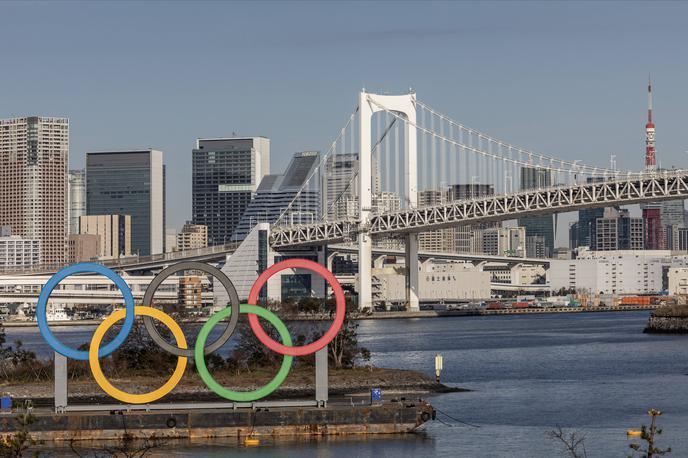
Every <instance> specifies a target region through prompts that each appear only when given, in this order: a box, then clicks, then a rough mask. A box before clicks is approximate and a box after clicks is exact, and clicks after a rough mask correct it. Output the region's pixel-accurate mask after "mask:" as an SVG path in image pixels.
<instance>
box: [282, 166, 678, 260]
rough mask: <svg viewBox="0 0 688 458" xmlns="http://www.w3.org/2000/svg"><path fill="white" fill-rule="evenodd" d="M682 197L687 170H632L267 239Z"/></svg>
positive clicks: (285, 243) (330, 236) (423, 227)
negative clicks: (620, 175)
mask: <svg viewBox="0 0 688 458" xmlns="http://www.w3.org/2000/svg"><path fill="white" fill-rule="evenodd" d="M685 198H688V170H671V171H656V172H647V173H637V174H628V175H627V177H626V178H618V177H617V178H616V179H614V180H609V181H604V182H594V183H585V184H576V185H573V186H558V187H550V188H543V189H534V190H527V191H521V192H518V193H513V194H505V195H499V196H487V197H484V198H476V199H470V200H457V201H453V202H450V203H448V204H443V205H436V206H427V207H418V208H411V209H405V210H400V211H396V212H391V213H384V214H380V215H372V216H371V217H370V220H369V222H368V223H367V224H365V225H363V224H361V223H360V221H359V220H353V219H352V220H341V221H332V222H321V223H316V224H308V225H300V226H293V227H276V228H273V229H272V231H271V234H270V244H271V246H272V247H273V248H275V249H280V248H293V247H296V246H308V245H323V244H333V243H341V242H343V241H350V240H355V239H356V237H358V235H359V234H370V235H371V236H373V237H374V236H380V235H390V234H415V233H419V232H426V231H432V230H437V229H444V228H448V227H455V226H461V225H466V224H472V223H478V222H480V223H484V222H493V221H505V220H511V219H516V218H521V217H525V216H534V215H541V214H547V213H561V212H570V211H576V210H581V209H586V208H597V207H608V206H610V205H630V204H637V203H642V202H657V201H662V200H671V199H685Z"/></svg>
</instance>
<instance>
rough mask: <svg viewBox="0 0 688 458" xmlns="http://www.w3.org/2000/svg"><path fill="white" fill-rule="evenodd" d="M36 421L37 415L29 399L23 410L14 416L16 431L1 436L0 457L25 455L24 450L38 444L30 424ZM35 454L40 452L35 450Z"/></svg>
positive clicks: (14, 457) (10, 457)
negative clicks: (34, 414) (32, 435)
mask: <svg viewBox="0 0 688 458" xmlns="http://www.w3.org/2000/svg"><path fill="white" fill-rule="evenodd" d="M35 421H36V417H34V416H33V414H32V413H31V403H30V402H29V401H27V402H26V404H24V408H23V409H22V411H21V412H19V414H17V416H16V417H14V424H15V432H14V433H13V434H8V435H3V436H1V437H0V457H2V458H18V457H22V456H25V455H24V452H26V451H27V450H28V449H29V447H31V446H32V445H35V444H36V441H35V440H34V438H33V437H31V433H30V431H29V426H31V424H33V423H34V422H35ZM33 456H38V452H34V453H33Z"/></svg>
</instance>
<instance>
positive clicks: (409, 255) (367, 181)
mask: <svg viewBox="0 0 688 458" xmlns="http://www.w3.org/2000/svg"><path fill="white" fill-rule="evenodd" d="M358 107H359V116H358V119H359V148H358V151H359V161H358V162H359V164H360V165H359V167H360V170H359V180H358V182H359V190H358V199H359V201H358V204H359V215H360V221H361V228H362V229H363V230H362V231H361V232H360V233H359V235H358V278H359V285H358V298H359V299H358V306H359V309H370V308H372V307H373V295H372V262H373V259H372V258H373V241H372V239H371V236H370V233H369V232H367V231H366V228H368V227H369V222H370V217H371V212H372V197H373V195H372V176H371V173H372V168H373V164H372V161H373V158H372V141H371V130H372V118H373V114H374V113H376V112H378V111H383V110H389V111H393V112H396V113H398V114H399V115H400V116H403V117H404V118H405V120H406V121H407V122H406V123H405V124H406V129H405V137H404V138H405V141H404V145H405V148H406V154H404V156H403V157H405V158H406V163H405V174H406V179H405V194H406V199H407V200H406V205H407V207H408V208H415V207H416V206H417V204H418V166H417V161H418V158H417V134H416V127H415V125H416V94H415V93H414V92H410V93H408V94H403V95H379V94H373V93H369V92H366V91H365V89H364V90H363V91H361V92H360V94H359V99H358ZM397 154H399V151H397ZM399 160H402V157H400V158H399ZM405 242H406V260H405V262H406V271H407V272H406V303H407V307H408V308H409V309H410V310H418V308H419V307H418V234H408V235H406V237H405Z"/></svg>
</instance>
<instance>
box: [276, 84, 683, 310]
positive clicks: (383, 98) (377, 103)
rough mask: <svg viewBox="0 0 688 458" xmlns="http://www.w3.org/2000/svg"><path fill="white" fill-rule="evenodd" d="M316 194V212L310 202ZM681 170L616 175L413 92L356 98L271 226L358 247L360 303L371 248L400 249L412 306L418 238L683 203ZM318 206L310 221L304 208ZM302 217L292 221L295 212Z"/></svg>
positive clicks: (309, 242)
mask: <svg viewBox="0 0 688 458" xmlns="http://www.w3.org/2000/svg"><path fill="white" fill-rule="evenodd" d="M314 193H319V195H320V197H321V204H320V208H319V209H318V210H317V211H314V210H313V209H312V203H311V204H310V207H309V202H312V196H313V195H314ZM687 195H688V170H643V171H621V170H616V169H615V168H607V167H599V166H593V165H588V164H585V163H583V162H582V161H581V160H573V161H571V160H566V159H561V158H558V157H555V156H553V155H549V154H543V153H536V152H534V151H532V150H529V149H525V148H521V147H518V146H515V145H513V144H510V143H507V142H504V141H501V140H499V139H496V138H494V137H491V136H489V135H487V134H485V133H483V132H481V131H478V130H475V129H472V128H470V127H467V126H465V125H463V124H461V123H459V122H457V121H455V120H453V119H451V118H450V117H449V116H447V115H445V114H443V113H441V112H439V111H436V110H434V109H433V108H431V107H429V106H428V105H426V104H424V103H423V102H421V101H419V100H418V99H417V98H416V94H415V93H413V92H411V93H408V94H403V95H381V94H375V93H370V92H366V91H365V90H364V91H362V92H361V93H360V94H359V98H358V104H357V106H356V108H355V109H354V110H353V112H352V113H351V114H350V116H349V118H348V120H347V122H346V124H345V125H344V127H342V128H341V130H340V132H339V133H338V135H337V137H336V138H335V140H334V141H333V142H332V144H331V146H330V148H329V150H328V151H327V152H326V153H325V154H324V155H323V157H322V159H321V161H320V165H319V167H318V168H317V169H314V170H313V171H312V172H311V174H310V176H309V177H308V178H307V180H305V182H304V184H303V186H302V187H301V189H300V191H299V192H298V193H297V194H296V197H295V198H294V199H293V201H292V202H291V203H290V204H289V205H288V206H287V208H285V209H284V211H283V212H282V214H281V216H280V217H279V219H278V220H277V221H276V222H275V223H274V224H273V225H272V226H271V231H270V244H271V246H272V248H273V249H275V250H280V249H292V248H295V247H306V246H318V245H327V244H334V243H342V242H353V243H355V244H356V245H357V246H358V269H359V273H358V282H359V284H358V293H359V307H360V308H361V309H366V308H371V307H372V306H373V302H372V287H371V276H372V256H373V247H374V245H380V244H383V245H384V244H390V243H392V244H394V243H396V244H398V245H399V246H402V247H403V250H404V254H405V265H406V275H407V281H406V298H407V306H408V308H409V309H410V310H414V309H418V304H419V301H418V272H419V269H418V262H419V261H418V259H419V234H421V233H427V232H429V231H442V230H448V229H449V230H451V229H452V228H457V227H466V226H476V225H484V224H487V223H494V222H500V221H505V220H513V219H517V218H523V217H530V216H537V215H543V214H552V213H559V212H570V211H576V210H581V209H586V208H595V207H607V206H616V205H628V204H637V203H644V202H658V201H662V200H670V199H684V198H686V196H687ZM308 212H310V213H317V214H315V215H311V216H313V218H312V222H310V223H308V224H296V223H294V221H302V220H303V218H302V216H303V214H304V213H308ZM294 215H298V218H294Z"/></svg>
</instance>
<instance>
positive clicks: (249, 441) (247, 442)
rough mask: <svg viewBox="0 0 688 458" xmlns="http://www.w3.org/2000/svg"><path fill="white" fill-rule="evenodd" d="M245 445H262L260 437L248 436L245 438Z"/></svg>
mask: <svg viewBox="0 0 688 458" xmlns="http://www.w3.org/2000/svg"><path fill="white" fill-rule="evenodd" d="M244 445H245V446H247V447H255V446H257V445H260V439H256V438H255V437H247V438H246V439H244Z"/></svg>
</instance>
